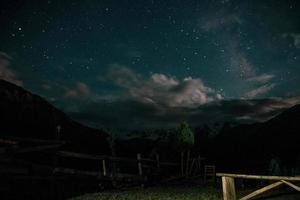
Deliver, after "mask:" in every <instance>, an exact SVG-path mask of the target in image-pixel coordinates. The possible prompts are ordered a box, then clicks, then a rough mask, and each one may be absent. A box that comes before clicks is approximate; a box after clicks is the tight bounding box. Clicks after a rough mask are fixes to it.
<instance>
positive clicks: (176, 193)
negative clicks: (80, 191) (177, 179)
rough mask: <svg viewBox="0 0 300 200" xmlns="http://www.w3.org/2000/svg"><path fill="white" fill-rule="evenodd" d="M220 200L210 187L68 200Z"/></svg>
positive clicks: (154, 189)
mask: <svg viewBox="0 0 300 200" xmlns="http://www.w3.org/2000/svg"><path fill="white" fill-rule="evenodd" d="M108 199H109V200H144V199H145V200H220V199H222V198H221V192H220V191H217V190H216V189H214V188H212V187H205V188H201V186H198V187H196V186H193V187H153V188H146V189H140V188H138V189H132V190H126V191H107V192H100V193H93V194H85V195H83V196H79V197H75V198H72V199H70V200H108Z"/></svg>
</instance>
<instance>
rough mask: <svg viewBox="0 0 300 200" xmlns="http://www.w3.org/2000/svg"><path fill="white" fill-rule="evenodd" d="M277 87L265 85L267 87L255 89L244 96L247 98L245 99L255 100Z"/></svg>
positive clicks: (273, 84)
mask: <svg viewBox="0 0 300 200" xmlns="http://www.w3.org/2000/svg"><path fill="white" fill-rule="evenodd" d="M275 86H276V84H275V83H272V84H265V85H262V86H259V87H258V88H255V89H253V90H251V91H249V92H247V93H246V94H245V95H244V96H245V98H255V97H258V96H260V95H263V94H266V93H268V92H269V91H270V90H272V89H273V88H274V87H275Z"/></svg>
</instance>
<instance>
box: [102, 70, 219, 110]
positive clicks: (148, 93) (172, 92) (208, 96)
mask: <svg viewBox="0 0 300 200" xmlns="http://www.w3.org/2000/svg"><path fill="white" fill-rule="evenodd" d="M107 77H108V78H109V79H110V80H111V81H113V82H114V83H115V84H116V85H118V86H119V87H121V88H123V89H125V91H126V95H128V96H130V97H131V98H133V99H134V100H136V101H139V102H143V103H150V104H154V105H156V106H161V107H165V106H166V107H196V106H199V105H203V104H206V103H209V102H212V101H216V100H220V99H222V96H221V94H218V93H217V92H216V91H215V90H214V89H212V88H210V87H208V86H206V85H204V83H203V82H202V80H201V79H199V78H192V77H186V78H184V79H183V80H181V81H180V80H177V79H176V78H175V77H171V76H167V75H165V74H152V75H151V76H150V77H149V78H144V77H142V76H141V75H139V74H137V73H135V72H133V71H132V70H130V69H129V68H127V67H126V66H123V65H118V64H113V65H111V66H110V70H109V72H108V76H107Z"/></svg>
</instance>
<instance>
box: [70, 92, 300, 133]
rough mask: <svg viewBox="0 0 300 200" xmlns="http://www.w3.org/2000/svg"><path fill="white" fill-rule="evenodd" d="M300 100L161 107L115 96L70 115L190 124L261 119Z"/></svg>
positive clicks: (97, 120)
mask: <svg viewBox="0 0 300 200" xmlns="http://www.w3.org/2000/svg"><path fill="white" fill-rule="evenodd" d="M299 103H300V97H294V98H271V99H256V100H252V99H244V100H241V99H237V100H220V101H214V102H211V103H208V104H204V105H201V106H198V107H194V108H182V107H164V108H163V110H162V109H161V108H158V107H157V106H155V105H153V104H149V103H144V102H139V101H136V100H134V99H115V100H114V101H105V100H102V101H97V102H89V103H88V104H84V106H85V107H82V109H81V110H80V111H78V112H71V113H70V112H69V114H70V115H71V116H72V117H73V118H74V119H77V120H79V121H81V122H84V123H86V124H89V125H92V126H96V127H114V128H120V129H132V128H134V129H139V128H141V129H147V128H168V127H177V126H178V124H179V123H180V122H181V121H182V120H186V121H188V123H189V124H191V125H192V126H199V125H202V124H204V123H208V124H213V123H215V122H226V121H229V122H237V123H253V122H263V121H266V120H269V119H271V118H272V117H274V116H276V115H278V114H279V113H281V112H282V111H284V110H286V109H287V108H289V107H291V106H293V105H295V104H299Z"/></svg>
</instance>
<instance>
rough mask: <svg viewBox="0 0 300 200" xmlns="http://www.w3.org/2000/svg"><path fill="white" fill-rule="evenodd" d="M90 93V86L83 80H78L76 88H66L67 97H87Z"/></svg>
mask: <svg viewBox="0 0 300 200" xmlns="http://www.w3.org/2000/svg"><path fill="white" fill-rule="evenodd" d="M89 95H90V88H89V87H88V85H87V84H85V83H83V82H77V83H76V86H75V87H74V88H66V92H65V97H67V98H75V99H85V98H87V97H89Z"/></svg>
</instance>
